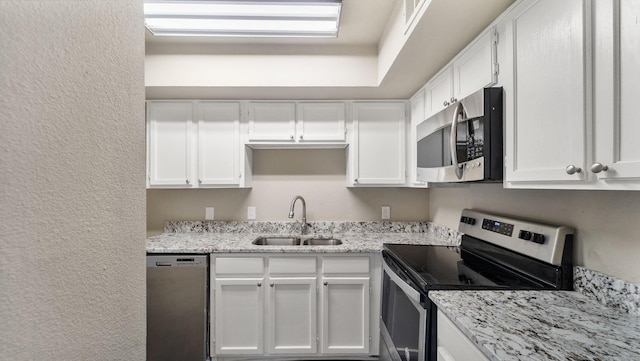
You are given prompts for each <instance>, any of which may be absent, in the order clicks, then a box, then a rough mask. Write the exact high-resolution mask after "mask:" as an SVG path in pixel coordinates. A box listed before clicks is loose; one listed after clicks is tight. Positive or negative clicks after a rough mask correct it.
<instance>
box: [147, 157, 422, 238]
mask: <svg viewBox="0 0 640 361" xmlns="http://www.w3.org/2000/svg"><path fill="white" fill-rule="evenodd" d="M346 159H347V158H346V150H345V149H326V150H255V151H254V152H253V187H252V188H251V189H197V190H192V189H185V190H163V189H153V190H148V191H147V212H148V213H147V229H148V231H149V232H150V234H155V233H157V232H159V231H161V230H162V225H163V222H164V221H165V220H172V219H176V220H202V219H204V208H205V207H214V208H215V218H216V220H246V219H247V218H246V217H247V207H249V206H254V207H256V210H257V220H259V221H260V220H275V221H286V220H288V218H287V215H288V212H289V206H290V204H291V200H292V199H293V197H294V196H295V195H298V194H299V195H301V196H303V197H304V198H305V200H306V202H307V218H308V220H310V221H341V220H350V221H369V220H381V209H380V207H381V206H383V205H389V206H391V219H392V220H403V221H409V220H427V219H428V207H427V203H428V199H429V198H428V191H427V190H424V189H406V188H347V187H346V167H347V165H346ZM299 207H300V204H297V205H296V219H300V218H299V217H300V216H301V211H300V209H301V208H299Z"/></svg>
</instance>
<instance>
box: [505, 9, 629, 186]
mask: <svg viewBox="0 0 640 361" xmlns="http://www.w3.org/2000/svg"><path fill="white" fill-rule="evenodd" d="M638 18H640V5H639V4H638V2H636V1H628V0H616V1H593V2H592V1H581V0H571V1H553V0H539V1H534V0H529V1H522V2H521V3H520V5H518V6H517V7H516V8H514V11H513V12H512V13H511V14H509V16H508V18H507V23H506V26H505V43H506V44H507V45H505V50H506V51H505V53H506V55H507V57H509V59H507V60H506V62H505V63H504V65H505V66H504V67H503V69H505V72H504V73H505V74H509V79H510V80H509V81H506V82H505V85H504V87H505V94H506V97H507V98H506V102H505V103H506V107H507V111H506V119H505V139H506V143H505V152H506V159H505V167H506V174H505V181H506V182H505V184H506V186H507V187H512V188H558V189H620V190H626V189H628V190H631V189H636V190H638V189H640V143H638V142H637V141H636V140H635V136H636V134H638V133H639V132H640V122H638V121H637V117H636V116H635V109H634V107H633V105H634V102H635V101H637V99H639V97H640V88H638V86H637V84H638V79H640V70H639V68H638V66H637V64H638V62H639V61H640V60H639V59H640V24H639V23H638V21H637V19H638Z"/></svg>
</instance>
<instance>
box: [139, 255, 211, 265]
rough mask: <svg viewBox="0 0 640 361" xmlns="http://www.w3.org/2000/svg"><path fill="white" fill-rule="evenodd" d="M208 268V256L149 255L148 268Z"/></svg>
mask: <svg viewBox="0 0 640 361" xmlns="http://www.w3.org/2000/svg"><path fill="white" fill-rule="evenodd" d="M153 267H181V268H182V267H204V268H206V267H207V256H206V255H153V254H148V255H147V268H153Z"/></svg>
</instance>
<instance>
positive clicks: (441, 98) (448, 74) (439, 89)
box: [425, 66, 453, 118]
mask: <svg viewBox="0 0 640 361" xmlns="http://www.w3.org/2000/svg"><path fill="white" fill-rule="evenodd" d="M425 92H426V93H425V113H426V114H425V115H426V118H428V117H429V116H431V115H433V114H435V113H437V112H439V111H441V110H442V109H444V108H446V107H448V106H449V105H451V100H452V97H453V72H452V70H451V67H450V66H448V67H446V68H445V69H444V70H442V72H441V73H440V74H438V75H437V76H435V77H434V78H433V79H431V80H430V81H429V83H427V86H426V87H425Z"/></svg>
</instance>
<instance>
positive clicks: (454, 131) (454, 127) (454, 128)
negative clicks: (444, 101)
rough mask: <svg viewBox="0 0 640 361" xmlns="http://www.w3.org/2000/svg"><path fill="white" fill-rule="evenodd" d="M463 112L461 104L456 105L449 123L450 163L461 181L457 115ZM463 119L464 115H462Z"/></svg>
mask: <svg viewBox="0 0 640 361" xmlns="http://www.w3.org/2000/svg"><path fill="white" fill-rule="evenodd" d="M461 112H464V106H463V105H462V102H458V104H456V109H455V110H454V111H453V121H452V122H451V139H450V141H449V146H450V147H451V162H452V163H453V169H454V171H455V173H456V177H458V179H462V167H461V166H460V164H458V147H457V142H458V114H460V113H461ZM463 117H464V114H463Z"/></svg>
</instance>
